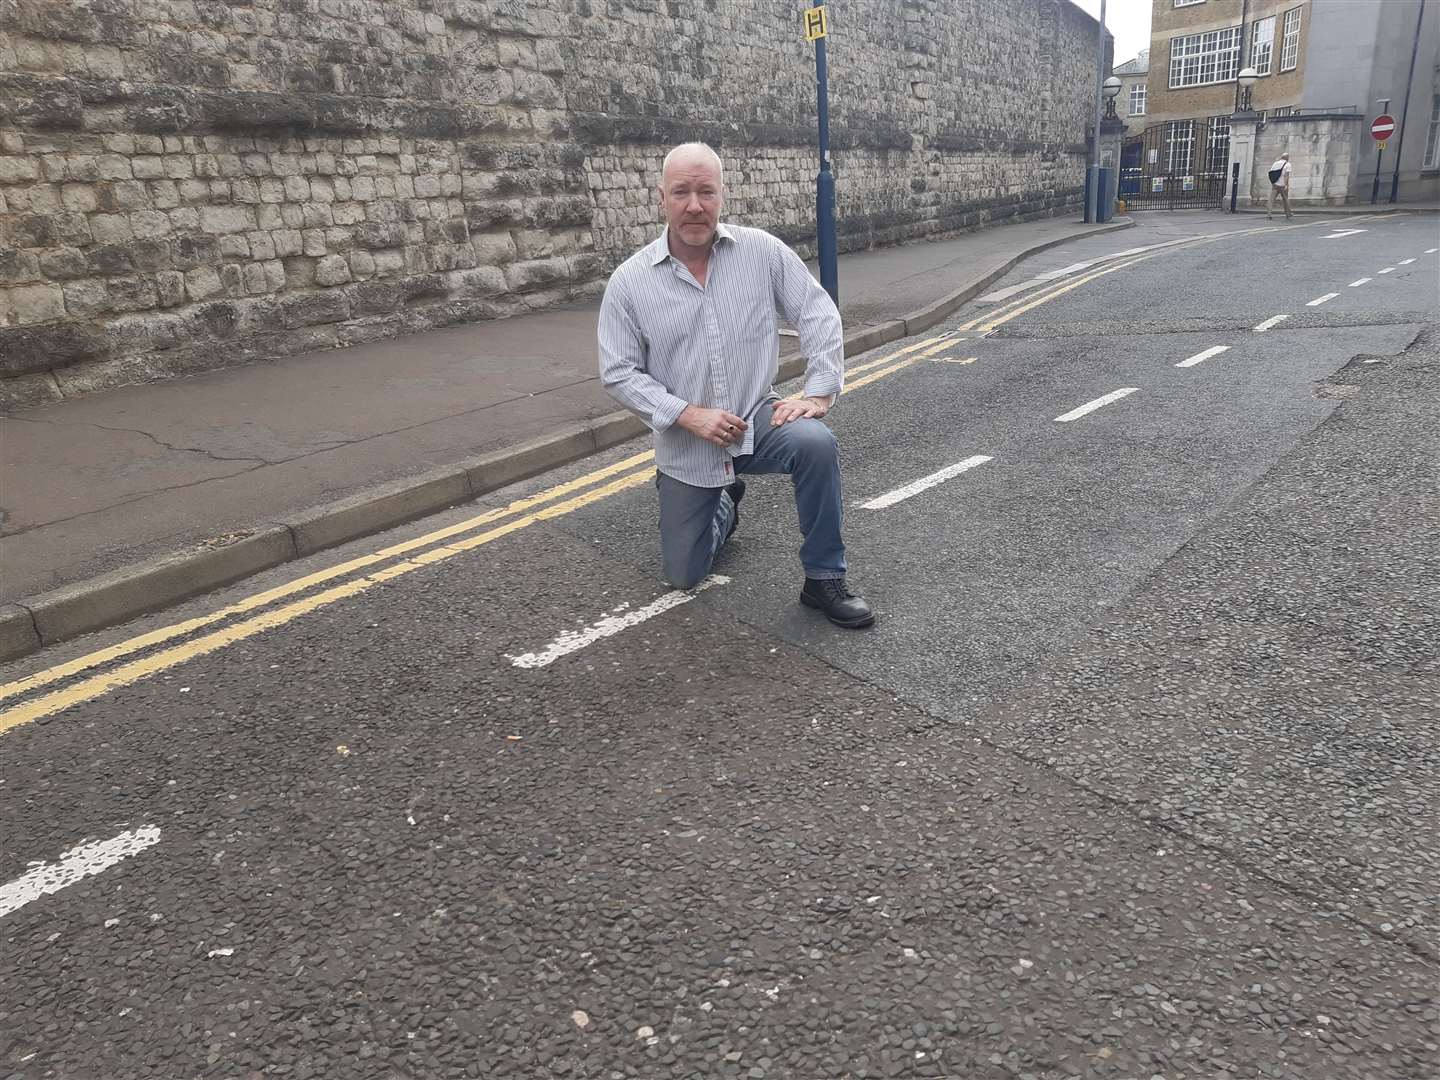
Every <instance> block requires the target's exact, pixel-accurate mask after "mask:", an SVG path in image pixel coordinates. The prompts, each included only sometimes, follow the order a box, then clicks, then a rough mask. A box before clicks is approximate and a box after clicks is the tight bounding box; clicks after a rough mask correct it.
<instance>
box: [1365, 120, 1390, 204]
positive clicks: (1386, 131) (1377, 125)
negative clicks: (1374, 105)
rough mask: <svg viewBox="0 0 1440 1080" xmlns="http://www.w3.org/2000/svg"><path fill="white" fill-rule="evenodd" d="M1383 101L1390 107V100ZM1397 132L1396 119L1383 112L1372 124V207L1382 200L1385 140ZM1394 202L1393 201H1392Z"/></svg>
mask: <svg viewBox="0 0 1440 1080" xmlns="http://www.w3.org/2000/svg"><path fill="white" fill-rule="evenodd" d="M1380 100H1381V101H1383V102H1384V103H1385V106H1386V107H1388V106H1389V104H1390V99H1389V98H1381V99H1380ZM1394 130H1395V118H1394V117H1393V116H1391V115H1390V114H1389V113H1386V112H1382V113H1381V114H1380V115H1379V116H1377V117H1376V118H1375V119H1374V120H1372V121H1371V122H1370V137H1371V138H1372V139H1374V140H1375V183H1373V184H1371V185H1370V205H1371V206H1374V205H1375V204H1376V203H1377V202H1378V201H1379V200H1380V159H1381V158H1383V157H1384V156H1385V140H1386V139H1388V138H1389V137H1390V133H1391V132H1392V131H1394ZM1391 201H1392V202H1393V201H1394V200H1393V199H1392V200H1391Z"/></svg>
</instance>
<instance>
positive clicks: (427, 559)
mask: <svg viewBox="0 0 1440 1080" xmlns="http://www.w3.org/2000/svg"><path fill="white" fill-rule="evenodd" d="M1266 231H1270V230H1269V229H1252V230H1246V232H1266ZM1244 234H1245V233H1224V234H1219V235H1216V236H1213V237H1203V238H1200V239H1199V240H1197V241H1195V242H1196V243H1201V242H1206V241H1208V240H1218V239H1226V238H1228V237H1231V236H1237V235H1244ZM1168 250H1174V248H1173V247H1171V246H1167V247H1165V248H1163V249H1161V250H1159V251H1155V252H1151V253H1148V254H1145V255H1142V256H1139V257H1138V258H1135V259H1130V260H1128V261H1125V262H1121V263H1117V264H1116V265H1114V266H1110V267H1106V268H1105V269H1102V270H1099V271H1095V272H1093V273H1089V274H1085V275H1082V276H1081V277H1079V278H1074V279H1063V280H1062V281H1060V282H1058V283H1057V284H1056V285H1054V286H1050V287H1047V288H1046V289H1042V290H1041V292H1040V293H1038V294H1035V293H1032V294H1031V295H1030V296H1027V297H1022V298H1020V299H1018V300H1015V301H1012V302H1011V303H1009V304H1006V305H1003V306H1002V307H1001V308H998V309H996V310H995V311H993V312H989V313H987V314H986V315H985V316H982V317H980V318H977V319H973V320H971V321H970V322H968V323H966V324H965V325H964V326H961V327H959V328H958V330H956V331H949V332H946V333H943V334H939V335H936V336H934V337H930V338H926V339H924V340H922V341H917V342H912V343H911V344H909V345H906V346H905V347H903V348H901V349H897V350H895V351H894V352H891V353H887V354H886V355H884V356H881V357H879V358H877V359H874V360H868V361H866V362H865V363H863V364H858V365H856V366H855V367H852V368H850V369H848V371H847V373H846V374H847V376H849V375H860V378H857V379H853V380H852V381H850V382H849V385H848V386H847V387H846V392H847V393H849V392H851V391H854V390H858V389H860V388H861V387H863V386H868V385H870V384H871V383H874V382H876V381H878V380H879V379H883V378H885V377H887V376H889V375H892V374H894V373H895V372H897V371H901V370H903V369H905V368H907V367H910V366H911V365H912V364H916V363H918V362H919V361H921V360H923V359H925V358H927V357H930V356H934V355H935V354H937V353H940V352H943V351H944V350H945V349H947V348H949V347H950V346H951V345H952V344H954V338H955V335H956V334H957V333H960V332H964V331H968V330H973V329H977V328H978V329H981V330H985V331H987V332H988V331H989V330H992V329H994V328H995V327H997V326H1000V325H1002V324H1003V323H1006V322H1009V321H1010V320H1011V319H1013V318H1016V317H1017V316H1019V315H1023V314H1024V313H1025V312H1027V311H1029V310H1031V309H1032V308H1034V307H1038V306H1039V305H1040V304H1043V303H1046V302H1048V301H1050V300H1053V299H1055V298H1056V297H1058V296H1061V295H1063V294H1065V293H1067V292H1070V291H1071V290H1072V289H1076V288H1079V287H1080V286H1081V285H1084V284H1086V283H1087V282H1090V281H1094V280H1095V279H1096V278H1100V277H1104V276H1105V275H1106V274H1112V273H1114V272H1115V271H1117V270H1123V269H1124V268H1126V267H1128V266H1133V265H1135V264H1136V263H1138V262H1143V261H1144V260H1145V259H1149V258H1154V257H1155V256H1156V255H1159V254H1163V253H1164V251H1168ZM862 373H863V374H862ZM654 457H655V454H654V451H653V450H646V451H644V452H643V453H639V454H634V455H632V456H630V457H627V458H625V459H623V460H621V461H617V462H615V463H614V464H613V465H607V466H605V467H604V468H602V469H596V470H595V471H593V472H590V473H587V474H585V475H584V476H581V477H578V478H576V479H574V480H571V481H568V482H566V483H563V484H559V485H556V486H555V487H552V488H547V489H546V490H544V491H542V492H540V493H538V494H536V495H532V496H529V497H527V498H524V499H517V500H515V501H514V502H512V503H510V504H509V505H508V506H505V507H503V508H501V509H497V510H489V511H486V512H485V513H483V514H477V515H476V516H474V517H470V518H467V519H465V520H464V521H460V522H457V523H455V524H454V525H449V526H446V527H445V528H443V529H437V530H435V531H433V532H429V533H426V534H425V535H423V536H417V537H415V538H414V539H413V540H406V541H405V542H403V543H400V544H394V545H391V546H390V547H386V548H382V549H380V550H379V551H376V552H372V553H371V554H368V555H361V556H359V557H357V558H354V559H348V560H346V561H345V562H342V563H337V564H336V565H334V566H330V567H327V568H325V569H324V570H318V571H316V572H315V573H313V574H306V575H304V576H303V577H298V578H295V579H294V580H293V581H287V582H286V583H284V584H283V585H278V586H276V587H275V588H273V589H266V590H264V591H262V592H258V593H254V594H252V595H250V596H247V597H245V598H244V599H242V600H239V601H237V602H236V603H233V604H229V605H226V606H225V607H222V608H219V609H217V610H215V611H212V612H210V613H208V614H206V615H201V616H198V617H196V618H193V619H186V620H184V621H183V622H178V623H173V624H171V625H169V626H163V627H160V628H158V629H155V630H151V631H149V632H148V633H144V634H141V635H139V636H137V637H133V638H130V639H128V640H126V641H123V642H121V643H119V644H117V645H112V646H109V647H107V648H104V649H98V650H96V651H95V652H91V653H87V654H85V655H84V656H80V657H77V658H76V659H74V660H70V661H67V662H65V663H63V664H57V665H56V666H54V667H51V668H46V669H45V670H43V671H39V672H36V673H35V674H33V675H29V676H26V677H24V678H21V679H17V680H15V681H14V682H9V683H5V684H3V685H0V701H4V700H5V699H8V698H14V697H19V696H21V695H26V694H30V693H31V692H33V691H36V690H41V689H43V688H44V687H47V686H53V685H55V684H56V683H61V682H64V681H66V680H69V679H71V678H73V677H76V676H81V675H84V674H85V673H87V672H89V671H92V670H94V669H96V668H104V667H106V666H107V665H110V664H112V663H114V662H115V661H119V660H124V659H125V658H126V657H130V656H133V655H134V654H136V653H139V652H143V651H144V650H147V649H151V648H153V647H155V646H161V645H165V643H166V642H172V641H176V639H182V638H183V639H186V640H183V641H178V642H177V643H176V644H173V645H170V646H169V647H167V648H162V649H160V650H159V651H157V652H154V653H151V654H150V655H148V656H144V657H142V658H140V659H137V660H131V661H129V662H128V663H124V664H121V665H120V666H119V667H115V668H112V669H110V670H108V671H104V672H102V673H100V674H96V675H91V676H89V677H88V678H83V679H80V681H78V682H74V683H72V684H71V685H69V686H65V687H63V688H61V689H56V690H52V691H50V692H48V693H44V694H41V695H40V696H38V697H33V698H30V699H29V700H28V701H23V702H21V703H20V704H17V705H15V706H12V707H11V708H9V709H6V710H4V711H3V712H0V734H3V733H4V732H6V731H10V730H11V729H13V728H16V727H20V726H21V725H23V724H28V723H31V722H32V721H35V720H39V719H41V718H43V717H46V716H51V715H54V714H55V713H57V712H60V711H61V710H62V709H66V708H69V707H70V706H72V705H78V704H80V703H82V702H85V701H90V700H92V699H94V698H97V697H100V696H101V695H103V694H106V693H109V692H110V691H112V690H117V689H119V688H121V687H125V686H129V685H131V684H133V683H136V682H139V681H140V680H141V679H144V678H146V677H148V676H150V675H154V674H155V673H157V672H160V671H164V670H165V669H167V668H171V667H175V666H176V665H178V664H182V663H184V662H185V661H187V660H191V659H194V658H195V657H197V656H204V655H205V654H207V653H211V652H215V651H216V650H217V649H222V648H224V647H225V646H227V645H233V644H234V643H235V642H237V641H243V640H245V639H246V638H250V637H254V636H255V635H256V634H259V633H262V632H264V631H266V630H270V629H273V628H275V627H277V626H282V625H284V624H285V623H288V622H290V621H292V620H293V619H296V618H299V617H300V616H301V615H306V614H309V613H310V612H314V611H319V610H320V609H322V608H325V607H328V606H330V605H331V604H334V603H337V602H339V601H341V600H344V599H347V598H349V597H352V596H357V595H359V594H360V593H363V592H365V591H367V590H368V589H371V588H373V587H375V586H376V585H379V584H382V583H383V582H386V581H392V580H394V579H395V578H398V577H403V576H404V575H406V574H408V573H411V572H412V571H415V570H420V569H422V568H424V567H428V566H434V565H436V564H438V563H441V562H444V561H446V560H447V559H451V558H453V557H455V556H456V555H460V554H463V553H464V552H467V551H473V550H474V549H475V548H478V547H481V546H483V545H485V544H488V543H490V542H491V541H494V540H498V539H500V538H501V537H504V536H509V535H510V534H511V533H515V532H519V531H520V530H522V529H525V528H528V527H529V526H531V525H533V524H535V523H536V522H537V521H547V520H550V519H552V518H557V517H563V516H564V515H566V514H570V513H574V512H575V511H576V510H579V509H581V508H582V507H584V506H588V505H590V504H591V503H595V502H599V501H600V500H601V499H607V498H609V497H610V496H611V495H615V494H617V493H619V492H621V491H624V490H626V489H628V488H632V487H637V486H639V485H640V484H642V483H645V482H646V481H648V480H649V479H650V478H651V477H652V476H653V475H654V471H653V466H652V465H651V462H652V461H653V460H654ZM631 470H635V471H633V472H632V471H631ZM611 477H614V479H609V478H611ZM607 479H609V482H608V483H604V484H601V485H600V486H599V487H594V486H592V485H595V484H597V483H599V482H600V481H602V480H607ZM587 488H588V489H589V490H585V489H587ZM577 492H579V493H580V494H577ZM497 522H498V523H500V524H497ZM486 526H491V527H489V528H486ZM477 529H480V530H483V531H480V532H475V530H477ZM467 533H474V535H472V536H466V535H464V534H467ZM456 538H460V539H456ZM382 564H388V565H382ZM357 571H368V572H366V573H363V574H361V575H360V576H358V577H353V578H351V579H350V580H348V581H344V582H342V583H340V584H335V585H331V586H330V587H329V588H327V589H324V590H322V591H319V592H310V590H312V589H314V588H315V587H316V586H320V585H324V584H325V583H326V582H332V581H335V579H337V578H344V577H347V576H349V575H352V574H355V573H356V572H357ZM305 593H309V595H300V594H305ZM292 597H295V599H289V598H292ZM287 599H289V602H288V603H284V604H282V605H281V606H280V607H276V608H273V609H271V610H267V611H263V612H261V613H260V614H253V615H252V614H251V613H253V612H257V611H260V609H262V608H269V606H270V605H272V604H274V603H276V602H277V601H283V600H287ZM244 615H250V617H249V618H246V619H243V620H241V621H238V622H233V623H231V624H230V625H228V626H218V628H216V629H212V630H209V632H207V633H203V634H200V635H199V636H195V637H191V636H190V635H193V634H196V633H197V632H198V631H204V630H206V628H207V627H216V626H217V624H222V623H225V622H227V621H228V620H231V619H235V618H237V617H238V616H244Z"/></svg>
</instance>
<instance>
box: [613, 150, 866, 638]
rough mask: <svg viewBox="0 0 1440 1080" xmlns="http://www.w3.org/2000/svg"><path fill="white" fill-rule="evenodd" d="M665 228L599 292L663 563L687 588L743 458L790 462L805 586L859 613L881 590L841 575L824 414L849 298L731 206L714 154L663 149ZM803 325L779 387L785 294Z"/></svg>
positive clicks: (705, 567)
mask: <svg viewBox="0 0 1440 1080" xmlns="http://www.w3.org/2000/svg"><path fill="white" fill-rule="evenodd" d="M659 195H660V206H661V209H662V211H663V213H664V217H665V231H664V233H663V234H661V236H659V237H658V238H657V239H656V240H654V241H653V242H651V243H650V244H647V245H646V246H645V247H643V248H641V249H640V250H639V251H637V252H636V253H635V254H634V255H632V256H631V257H630V258H629V259H627V260H626V261H625V262H624V263H623V264H621V266H620V267H619V268H618V269H617V270H616V271H615V273H614V274H612V275H611V277H610V281H609V282H608V283H607V285H606V287H605V298H604V300H603V301H602V303H601V305H600V325H599V332H598V336H599V346H600V381H601V383H602V384H603V385H604V387H605V389H606V391H608V392H609V394H610V395H611V396H612V397H613V398H614V399H615V400H616V401H618V402H619V403H620V404H621V405H623V406H624V407H625V408H627V409H629V410H630V411H631V412H633V413H635V414H636V415H637V416H639V417H640V418H641V419H642V420H644V421H645V423H646V424H648V425H649V426H650V429H651V430H652V431H653V432H654V433H655V435H654V438H655V464H656V467H657V469H658V473H657V475H656V481H655V482H656V487H657V488H658V489H659V494H660V546H661V550H662V553H663V556H664V561H665V576H666V577H667V578H668V579H669V581H670V582H671V584H673V585H675V586H676V587H677V588H681V589H689V588H693V587H694V586H695V585H697V584H699V583H700V581H701V580H702V579H703V578H704V577H705V575H707V574H708V573H709V572H710V566H711V563H712V562H713V561H714V559H715V555H716V553H717V552H718V551H719V550H720V548H721V546H722V545H724V543H725V542H726V541H727V540H729V539H730V537H731V535H732V534H733V533H734V532H735V528H736V526H737V525H738V524H739V521H740V510H739V506H740V500H741V498H742V497H743V496H744V494H745V481H744V480H742V479H741V478H740V475H741V474H743V473H747V472H748V473H787V474H789V476H790V479H791V481H792V484H793V486H794V490H795V508H796V511H797V513H798V515H799V518H800V531H801V533H802V534H803V536H804V541H803V542H802V543H801V545H800V564H801V566H802V567H803V568H804V571H805V585H804V587H803V588H802V589H801V592H800V602H801V603H802V604H804V605H805V606H807V607H812V608H818V609H819V610H820V611H823V612H824V613H825V615H826V616H827V617H828V618H829V619H830V621H831V622H833V623H835V624H837V625H839V626H844V627H851V628H859V627H862V626H869V625H870V624H871V623H873V622H874V621H875V616H874V613H873V612H872V611H871V610H870V605H869V604H867V603H866V602H865V601H864V600H863V599H861V598H860V597H858V596H855V595H854V594H852V593H851V592H850V591H849V589H848V588H847V587H846V585H845V571H846V563H845V544H844V542H843V541H842V540H841V536H840V526H841V518H842V503H841V494H840V453H839V448H838V447H837V445H836V442H835V436H834V435H832V434H831V432H830V429H829V428H828V427H826V426H825V424H823V423H821V418H822V417H824V416H825V414H826V413H828V412H829V411H830V408H831V406H832V405H833V404H834V403H835V399H836V398H837V397H838V396H839V394H840V391H841V389H842V388H843V385H844V375H845V366H844V358H845V352H844V343H843V340H842V336H841V330H840V313H839V311H837V310H836V308H835V304H834V302H833V301H831V299H830V297H829V295H828V294H827V293H826V292H825V290H824V289H822V288H821V287H820V286H819V284H817V283H816V281H815V279H814V278H813V277H812V276H811V275H810V271H809V270H808V269H806V267H805V264H804V263H803V262H802V261H801V260H800V257H799V256H798V255H796V254H795V253H794V252H793V251H791V250H790V248H789V247H787V246H786V245H785V244H784V243H782V242H781V241H780V240H779V239H777V238H776V237H774V236H771V235H770V234H769V233H767V232H765V231H763V230H761V229H751V228H744V227H741V226H738V225H726V224H722V223H721V222H720V211H721V209H722V208H723V206H724V196H725V185H724V176H723V171H722V166H721V162H720V158H719V155H717V154H716V153H715V151H714V150H712V149H711V148H710V147H708V146H706V145H705V144H704V143H685V144H683V145H681V146H677V147H675V149H673V150H671V151H670V153H669V154H668V155H667V156H666V158H665V162H664V166H663V168H662V170H661V180H660V190H659ZM777 309H778V310H779V311H780V312H782V313H783V314H784V316H785V318H786V319H787V320H788V321H789V322H790V324H791V325H792V326H794V327H795V329H796V330H797V331H798V333H799V336H800V347H801V349H802V350H804V353H805V356H806V371H805V384H804V391H803V393H802V394H801V395H800V396H798V397H791V398H784V399H782V398H781V397H780V395H779V394H777V393H776V392H775V390H774V387H773V385H772V384H773V383H774V381H775V379H776V376H777V374H778V368H779V357H780V337H779V332H778V327H777V324H776V317H775V315H776V310H777Z"/></svg>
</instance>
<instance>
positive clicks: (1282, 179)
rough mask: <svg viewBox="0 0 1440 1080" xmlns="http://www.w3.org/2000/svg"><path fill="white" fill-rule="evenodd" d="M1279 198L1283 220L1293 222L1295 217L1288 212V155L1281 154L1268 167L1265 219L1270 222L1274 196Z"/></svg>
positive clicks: (1273, 212) (1272, 218) (1273, 216)
mask: <svg viewBox="0 0 1440 1080" xmlns="http://www.w3.org/2000/svg"><path fill="white" fill-rule="evenodd" d="M1276 195H1279V196H1280V204H1281V205H1282V206H1283V207H1284V208H1285V220H1286V221H1293V220H1294V219H1295V215H1294V214H1292V213H1291V212H1290V155H1289V154H1281V155H1280V156H1279V157H1278V158H1277V159H1276V160H1275V163H1274V164H1273V165H1271V166H1270V198H1269V201H1268V202H1267V203H1266V206H1265V217H1266V218H1267V219H1269V220H1271V221H1273V220H1274V219H1275V196H1276Z"/></svg>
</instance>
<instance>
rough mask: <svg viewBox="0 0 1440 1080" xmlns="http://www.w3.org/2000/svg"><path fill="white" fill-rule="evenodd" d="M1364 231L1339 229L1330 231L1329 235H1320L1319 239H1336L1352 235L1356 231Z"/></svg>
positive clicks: (1363, 230) (1359, 231)
mask: <svg viewBox="0 0 1440 1080" xmlns="http://www.w3.org/2000/svg"><path fill="white" fill-rule="evenodd" d="M1365 231H1366V230H1365V229H1341V230H1340V231H1339V232H1333V233H1331V234H1330V235H1329V236H1322V237H1320V239H1321V240H1338V239H1340V237H1342V236H1354V235H1355V234H1356V233H1362V232H1365Z"/></svg>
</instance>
